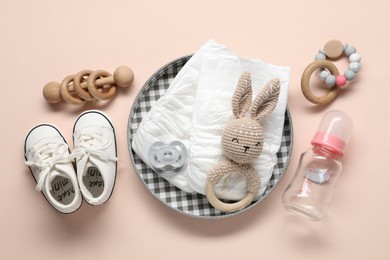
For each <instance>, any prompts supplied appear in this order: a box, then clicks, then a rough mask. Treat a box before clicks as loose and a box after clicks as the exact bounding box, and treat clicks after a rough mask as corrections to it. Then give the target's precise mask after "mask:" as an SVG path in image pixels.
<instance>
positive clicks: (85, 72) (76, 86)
mask: <svg viewBox="0 0 390 260" xmlns="http://www.w3.org/2000/svg"><path fill="white" fill-rule="evenodd" d="M91 73H92V70H82V71H80V72H79V73H77V74H76V76H75V78H74V79H73V86H74V90H75V91H76V93H77V95H78V96H79V97H81V98H82V99H84V100H87V101H91V100H95V98H94V97H93V96H92V95H91V94H90V93H89V92H88V91H86V90H84V88H85V86H84V88H83V87H82V86H81V80H82V79H83V78H84V77H85V76H89V75H90V74H91Z"/></svg>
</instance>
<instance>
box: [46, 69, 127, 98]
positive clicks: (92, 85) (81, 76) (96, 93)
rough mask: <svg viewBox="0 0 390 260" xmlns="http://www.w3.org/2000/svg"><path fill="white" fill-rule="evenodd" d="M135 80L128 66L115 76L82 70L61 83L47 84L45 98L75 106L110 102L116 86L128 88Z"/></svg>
mask: <svg viewBox="0 0 390 260" xmlns="http://www.w3.org/2000/svg"><path fill="white" fill-rule="evenodd" d="M133 80H134V74H133V71H132V70H131V69H130V68H129V67H126V66H120V67H118V68H117V69H116V70H115V71H114V74H113V75H111V74H110V73H109V72H107V71H104V70H96V71H92V70H82V71H80V72H79V73H77V74H76V75H69V76H67V77H65V78H64V80H63V81H62V82H61V83H58V82H55V81H52V82H49V83H47V84H46V85H45V86H44V88H43V96H44V98H45V99H46V100H47V101H48V102H49V103H58V102H60V101H61V100H65V101H66V102H67V103H70V104H75V105H77V104H83V103H84V102H86V101H92V100H108V99H110V98H112V97H113V95H114V94H115V92H116V86H119V87H122V88H127V87H129V86H130V85H131V83H132V82H133Z"/></svg>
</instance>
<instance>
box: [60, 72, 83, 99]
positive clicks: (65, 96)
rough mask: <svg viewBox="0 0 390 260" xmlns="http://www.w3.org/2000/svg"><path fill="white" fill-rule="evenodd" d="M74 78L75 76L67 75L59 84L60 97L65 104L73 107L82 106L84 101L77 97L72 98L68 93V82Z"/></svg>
mask: <svg viewBox="0 0 390 260" xmlns="http://www.w3.org/2000/svg"><path fill="white" fill-rule="evenodd" d="M74 77H75V75H69V76H67V77H66V78H64V80H63V81H62V82H61V88H60V92H61V96H62V98H63V99H64V100H65V101H66V102H68V103H70V104H74V105H79V104H83V103H84V102H85V100H83V99H81V98H78V97H74V96H72V95H71V94H70V93H69V90H68V86H69V84H70V82H72V81H73V79H74ZM73 90H74V89H73Z"/></svg>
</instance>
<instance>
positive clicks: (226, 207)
mask: <svg viewBox="0 0 390 260" xmlns="http://www.w3.org/2000/svg"><path fill="white" fill-rule="evenodd" d="M248 167H249V168H248ZM231 171H232V170H230V171H226V172H224V173H223V175H226V174H229V173H230V172H231ZM233 171H234V172H236V171H237V172H239V173H240V174H241V175H243V176H245V178H246V182H247V190H248V193H247V194H246V195H245V197H244V198H242V199H241V200H240V201H237V202H234V203H225V202H222V201H221V200H219V199H218V198H217V196H216V195H215V192H214V186H215V184H216V181H217V182H218V180H220V178H221V177H222V175H219V174H216V176H213V177H212V178H211V179H213V181H210V180H211V179H210V177H211V176H210V174H209V177H208V179H207V185H206V196H207V200H208V201H209V202H210V204H211V205H212V206H213V207H214V208H216V209H219V210H220V211H223V212H234V211H238V210H241V209H243V208H245V207H246V206H248V205H249V204H250V203H251V202H252V201H253V199H254V198H255V197H256V195H257V192H258V190H259V188H260V178H259V176H258V174H257V173H256V170H255V168H253V167H252V166H247V167H244V168H241V167H240V168H234V170H233ZM214 177H215V178H216V179H214Z"/></svg>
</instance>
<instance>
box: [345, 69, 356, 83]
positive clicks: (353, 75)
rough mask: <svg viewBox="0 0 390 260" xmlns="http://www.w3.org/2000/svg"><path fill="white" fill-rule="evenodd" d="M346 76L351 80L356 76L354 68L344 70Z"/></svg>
mask: <svg viewBox="0 0 390 260" xmlns="http://www.w3.org/2000/svg"><path fill="white" fill-rule="evenodd" d="M344 76H345V78H346V79H347V80H348V81H351V80H353V79H354V78H355V72H354V71H353V70H347V71H346V72H344Z"/></svg>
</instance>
